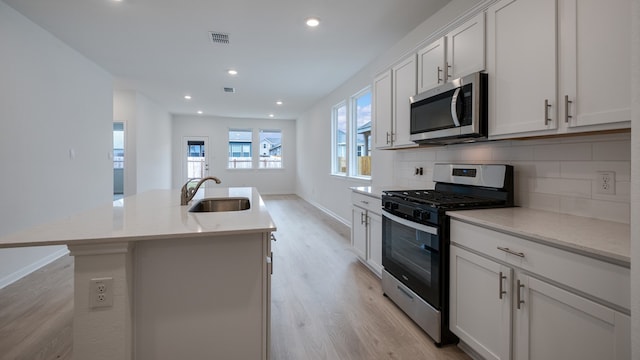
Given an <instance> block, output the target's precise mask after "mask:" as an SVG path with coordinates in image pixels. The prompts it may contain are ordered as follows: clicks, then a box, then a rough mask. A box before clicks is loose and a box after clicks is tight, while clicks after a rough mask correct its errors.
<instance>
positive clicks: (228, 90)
mask: <svg viewBox="0 0 640 360" xmlns="http://www.w3.org/2000/svg"><path fill="white" fill-rule="evenodd" d="M223 89H224V92H226V93H234V92H236V89H235V88H232V87H225V88H223Z"/></svg>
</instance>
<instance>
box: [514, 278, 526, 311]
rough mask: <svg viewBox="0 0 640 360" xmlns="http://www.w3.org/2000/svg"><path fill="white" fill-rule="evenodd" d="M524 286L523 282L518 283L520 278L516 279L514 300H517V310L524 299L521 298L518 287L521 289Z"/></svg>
mask: <svg viewBox="0 0 640 360" xmlns="http://www.w3.org/2000/svg"><path fill="white" fill-rule="evenodd" d="M523 287H524V284H522V283H520V280H518V287H517V288H516V295H517V296H516V297H517V299H516V301H517V302H518V304H517V307H518V310H520V305H521V304H524V300H522V298H521V297H520V289H522V288H523Z"/></svg>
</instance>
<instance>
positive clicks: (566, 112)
mask: <svg viewBox="0 0 640 360" xmlns="http://www.w3.org/2000/svg"><path fill="white" fill-rule="evenodd" d="M570 104H573V101H571V100H569V95H565V96H564V122H566V123H569V119H572V118H573V116H571V115H569V105H570Z"/></svg>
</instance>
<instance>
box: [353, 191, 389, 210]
mask: <svg viewBox="0 0 640 360" xmlns="http://www.w3.org/2000/svg"><path fill="white" fill-rule="evenodd" d="M351 203H352V204H353V205H355V206H358V207H361V208H363V209H365V210H368V211H371V212H373V213H376V214H381V212H382V201H381V200H380V199H379V198H376V197H373V196H368V195H364V194H362V193H358V192H355V191H353V192H351Z"/></svg>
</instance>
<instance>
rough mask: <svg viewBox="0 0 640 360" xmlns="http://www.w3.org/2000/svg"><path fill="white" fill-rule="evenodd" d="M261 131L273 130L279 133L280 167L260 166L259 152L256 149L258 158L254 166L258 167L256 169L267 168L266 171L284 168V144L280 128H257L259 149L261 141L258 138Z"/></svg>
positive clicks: (272, 131)
mask: <svg viewBox="0 0 640 360" xmlns="http://www.w3.org/2000/svg"><path fill="white" fill-rule="evenodd" d="M263 132H265V133H275V132H277V133H280V167H260V154H259V151H258V160H257V161H258V166H257V167H256V169H258V170H268V171H273V170H282V169H284V167H285V166H284V165H285V161H284V159H285V156H284V155H285V151H284V145H283V143H284V140H283V139H284V136H283V131H282V129H275V128H259V129H258V149H259V150H262V149H261V146H260V144H261V142H262V141H261V139H260V138H261V136H262V133H263Z"/></svg>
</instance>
